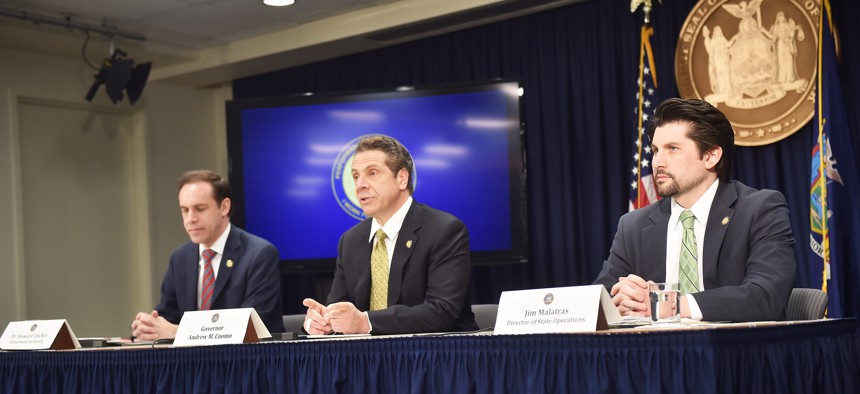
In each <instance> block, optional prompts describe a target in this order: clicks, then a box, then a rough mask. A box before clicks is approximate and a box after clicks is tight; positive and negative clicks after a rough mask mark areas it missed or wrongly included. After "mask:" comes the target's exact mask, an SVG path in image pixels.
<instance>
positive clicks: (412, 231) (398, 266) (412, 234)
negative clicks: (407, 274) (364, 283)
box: [368, 200, 422, 305]
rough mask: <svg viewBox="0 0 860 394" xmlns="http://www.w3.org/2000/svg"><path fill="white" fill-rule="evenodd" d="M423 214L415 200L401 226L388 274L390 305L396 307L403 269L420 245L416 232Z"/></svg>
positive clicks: (401, 287)
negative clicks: (413, 251) (416, 247)
mask: <svg viewBox="0 0 860 394" xmlns="http://www.w3.org/2000/svg"><path fill="white" fill-rule="evenodd" d="M421 212H422V208H421V207H420V206H419V205H418V202H416V201H414V200H413V201H412V206H411V207H409V211H408V212H406V217H405V218H403V225H402V226H400V232H399V233H398V235H397V244H396V245H394V254H393V255H392V257H391V269H390V270H389V272H388V305H395V304H397V301H398V300H399V299H400V292H401V291H402V290H403V267H404V266H405V265H406V262H407V261H409V257H410V256H412V250H414V248H415V245H416V244H417V243H418V235H416V232H417V231H418V229H420V228H421ZM368 292H369V291H368Z"/></svg>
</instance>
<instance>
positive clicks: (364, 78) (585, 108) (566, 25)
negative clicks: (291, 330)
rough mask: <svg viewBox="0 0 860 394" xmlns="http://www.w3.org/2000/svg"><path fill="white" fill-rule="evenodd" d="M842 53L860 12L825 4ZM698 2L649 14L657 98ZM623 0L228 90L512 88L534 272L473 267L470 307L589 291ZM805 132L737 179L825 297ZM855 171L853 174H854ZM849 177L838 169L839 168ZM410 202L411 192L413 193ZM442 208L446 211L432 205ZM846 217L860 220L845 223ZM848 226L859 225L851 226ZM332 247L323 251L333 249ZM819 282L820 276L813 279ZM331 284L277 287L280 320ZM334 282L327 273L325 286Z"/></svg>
mask: <svg viewBox="0 0 860 394" xmlns="http://www.w3.org/2000/svg"><path fill="white" fill-rule="evenodd" d="M831 3H832V5H833V8H834V17H835V20H836V23H837V26H839V28H840V30H841V34H842V42H843V48H849V47H850V48H854V46H853V45H854V44H851V43H852V42H857V41H858V40H860V31H858V27H857V21H860V4H858V3H860V2H856V1H855V0H831ZM695 4H696V1H693V0H667V1H663V3H662V4H660V5H655V9H654V11H653V14H652V25H653V26H654V29H655V36H654V37H653V38H652V45H653V47H654V51H655V56H656V62H657V64H656V68H657V76H658V83H659V84H660V85H659V90H660V94H661V96H663V97H674V96H677V95H678V93H677V89H676V86H675V81H674V54H675V44H676V41H677V37H678V32H679V31H680V29H681V27H682V25H683V23H684V20H685V19H686V17H687V14H688V13H689V12H690V10H691V9H692V8H693V6H694V5H695ZM629 7H630V1H629V0H611V1H588V2H584V3H579V4H574V5H570V6H566V7H562V8H558V9H554V10H550V11H546V12H543V13H539V14H534V15H529V16H524V17H520V18H516V19H512V20H507V21H502V22H497V23H493V24H489V25H485V26H481V27H477V28H473V29H469V30H464V31H458V32H453V33H449V34H445V35H441V36H436V37H431V38H427V39H422V40H419V41H413V42H409V43H405V44H400V45H397V46H392V47H387V48H384V49H379V50H375V51H370V52H364V53H360V54H355V55H350V56H344V57H340V58H336V59H331V60H327V61H323V62H318V63H315V64H310V65H305V66H300V67H295V68H290V69H286V70H280V71H276V72H272V73H267V74H262V75H257V76H253V77H248V78H244V79H240V80H236V81H234V82H233V94H234V98H236V99H245V98H259V97H272V96H283V95H291V94H297V93H303V92H338V91H355V90H365V89H368V90H370V89H383V88H393V87H396V86H402V85H409V86H421V85H440V84H442V85H444V84H449V83H463V82H473V81H486V80H490V79H493V78H515V79H518V80H520V81H521V83H522V85H523V87H524V89H525V95H524V96H523V97H522V111H523V112H522V120H523V122H524V123H525V128H526V153H527V165H528V184H527V185H528V199H529V201H528V203H529V210H528V212H529V225H530V229H529V234H530V244H531V249H530V261H529V263H528V264H520V265H498V266H488V267H476V268H474V270H473V273H472V284H473V286H472V301H473V302H474V303H496V302H498V299H499V295H500V294H501V292H502V291H505V290H516V289H526V288H538V287H554V286H571V285H584V284H590V283H591V282H592V281H593V280H594V278H595V277H596V276H597V273H598V272H599V271H600V268H601V266H602V264H603V260H604V259H605V258H606V256H607V254H608V251H609V246H610V244H611V242H612V238H613V235H614V233H615V229H616V225H617V221H618V218H619V217H620V216H621V215H622V214H624V213H625V212H626V211H627V204H628V201H627V199H628V196H629V181H630V170H629V169H630V168H632V162H631V161H632V157H631V153H632V152H631V144H630V142H631V141H632V139H633V138H634V135H635V130H636V126H635V118H634V114H633V108H634V101H633V100H634V88H635V86H636V85H635V79H636V77H637V70H638V61H639V60H638V51H639V29H640V27H641V24H642V15H641V11H640V12H637V13H636V14H631V13H630V9H629ZM858 55H860V52H858V51H852V50H844V51H843V54H842V64H841V70H840V71H841V77H842V84H843V92H844V95H845V96H846V97H845V103H846V108H848V116H849V123H850V125H851V130H852V131H853V135H852V136H851V137H850V140H851V143H852V145H853V146H854V151H855V152H860V137H858V135H857V130H860V128H858V125H860V118H858V117H860V115H858V111H857V109H860V106H858V103H860V97H858V95H860V72H858V71H860V59H858ZM812 145H813V132H812V124H811V123H810V124H809V125H807V126H806V127H804V128H803V129H801V130H800V131H798V132H797V133H795V134H794V135H792V136H791V137H788V138H786V139H785V140H783V141H780V142H778V143H774V144H770V145H766V146H764V147H756V148H745V147H739V148H738V150H737V157H736V166H735V172H734V178H736V179H738V180H740V181H742V182H744V183H746V184H748V185H750V186H753V187H756V188H771V189H776V190H780V191H781V192H782V193H783V194H785V196H786V198H787V200H788V205H789V209H790V210H791V215H792V216H791V224H792V228H793V231H794V235H795V239H796V240H797V244H796V246H795V250H796V252H795V254H796V255H797V261H798V270H797V281H796V286H797V287H820V286H821V283H820V280H821V279H820V272H815V271H817V269H811V268H809V267H808V260H809V259H808V256H807V253H808V252H807V250H808V248H809V246H808V239H809V179H810V152H811V148H812ZM850 170H857V169H850ZM843 171H845V170H843ZM416 198H417V199H418V200H420V199H421V196H420V195H416ZM439 208H442V209H444V207H439ZM854 217H855V218H856V217H858V215H856V214H854ZM855 220H856V219H855ZM335 247H336V246H335V245H332V248H335ZM834 247H839V248H842V249H840V250H843V249H844V250H843V251H842V255H843V256H844V257H847V259H848V260H849V261H850V263H849V264H850V265H851V268H850V269H848V271H847V272H844V273H843V275H844V278H845V279H844V280H845V281H846V285H844V286H843V289H846V290H847V291H848V294H847V295H845V296H844V297H843V298H845V300H844V306H845V308H846V314H848V315H853V316H858V315H860V314H858V312H860V301H858V300H860V294H858V293H860V291H858V290H857V287H858V286H857V285H860V274H858V270H857V265H858V264H860V261H858V257H857V253H856V251H854V245H837V246H834ZM816 275H817V276H816ZM325 276H326V275H322V274H321V275H311V274H302V275H287V276H285V277H284V297H285V302H286V303H285V310H286V312H287V313H301V312H302V311H303V308H302V307H301V299H302V298H303V297H306V296H309V295H315V292H318V289H319V286H317V285H316V284H315V283H314V282H315V281H319V280H323V279H324V277H325ZM328 276H330V275H328Z"/></svg>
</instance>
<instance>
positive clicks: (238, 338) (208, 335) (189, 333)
mask: <svg viewBox="0 0 860 394" xmlns="http://www.w3.org/2000/svg"><path fill="white" fill-rule="evenodd" d="M271 336H272V334H270V333H269V330H268V329H267V328H266V325H265V324H263V321H262V320H260V315H258V314H257V311H256V310H254V308H237V309H219V310H209V311H192V312H185V313H184V314H183V315H182V320H180V321H179V328H178V329H177V330H176V339H174V341H173V346H203V345H227V344H236V343H249V342H258V341H259V340H260V338H269V337H271Z"/></svg>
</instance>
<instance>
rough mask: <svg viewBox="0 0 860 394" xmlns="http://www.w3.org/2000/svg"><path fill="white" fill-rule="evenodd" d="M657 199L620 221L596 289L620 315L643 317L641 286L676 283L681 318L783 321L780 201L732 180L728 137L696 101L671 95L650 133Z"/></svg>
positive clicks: (785, 277)
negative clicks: (608, 296)
mask: <svg viewBox="0 0 860 394" xmlns="http://www.w3.org/2000/svg"><path fill="white" fill-rule="evenodd" d="M648 135H649V136H650V137H651V141H652V145H651V148H652V149H653V153H654V158H653V160H652V166H653V167H652V169H653V172H654V176H655V179H656V183H657V192H658V194H659V195H660V196H661V197H664V198H663V199H661V200H660V201H659V202H658V203H656V204H652V205H649V206H647V207H645V208H641V209H638V210H635V211H633V212H629V213H627V214H625V215H624V216H622V217H621V219H620V220H619V221H618V230H617V232H616V234H615V239H614V240H613V242H612V247H611V249H610V250H609V257H608V258H607V259H606V261H605V262H604V263H603V270H602V271H601V272H600V274H599V275H598V277H597V280H595V282H594V283H595V284H601V285H603V286H605V287H606V288H607V289H608V290H609V292H610V294H611V295H612V297H613V301H614V303H615V305H616V307H617V308H618V311H619V312H620V313H621V314H622V315H623V316H650V315H651V307H650V302H649V290H648V282H651V281H653V282H669V283H678V284H679V286H680V290H681V294H682V296H681V299H680V313H681V317H686V318H692V319H695V320H707V321H724V320H728V321H756V320H778V319H781V318H784V316H785V314H784V312H785V305H786V303H787V302H788V296H789V294H790V293H791V288H792V286H793V285H794V273H795V264H796V263H795V258H794V250H793V245H794V238H793V237H792V235H791V225H790V223H789V220H788V207H787V205H786V202H785V197H784V196H783V195H782V194H781V193H779V192H777V191H774V190H756V189H753V188H750V187H748V186H746V185H744V184H742V183H740V182H737V181H731V180H729V176H730V173H731V168H732V161H733V156H734V132H733V131H732V126H731V124H730V123H729V121H728V119H726V117H725V116H724V115H723V114H722V113H721V112H720V111H719V110H717V109H716V108H714V107H713V106H711V105H710V104H708V103H707V102H705V101H701V100H682V99H669V100H666V101H664V102H663V103H661V104H660V106H658V107H657V110H656V113H655V116H654V117H653V118H652V120H651V123H650V124H649V127H648Z"/></svg>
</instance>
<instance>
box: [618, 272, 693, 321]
mask: <svg viewBox="0 0 860 394" xmlns="http://www.w3.org/2000/svg"><path fill="white" fill-rule="evenodd" d="M651 283H653V282H652V281H646V280H645V279H642V278H641V277H639V276H636V275H633V274H630V275H627V276H626V277H624V276H622V277H620V278H618V283H616V284H614V285H613V286H612V289H610V290H609V295H610V296H612V302H613V303H614V304H615V307H616V308H618V312H619V313H621V316H646V317H650V316H651V300H650V296H651V295H650V292H651V290H650V284H651ZM679 311H680V314H681V317H690V306H689V305H688V304H687V299H686V297H681V298H680V309H679Z"/></svg>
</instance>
